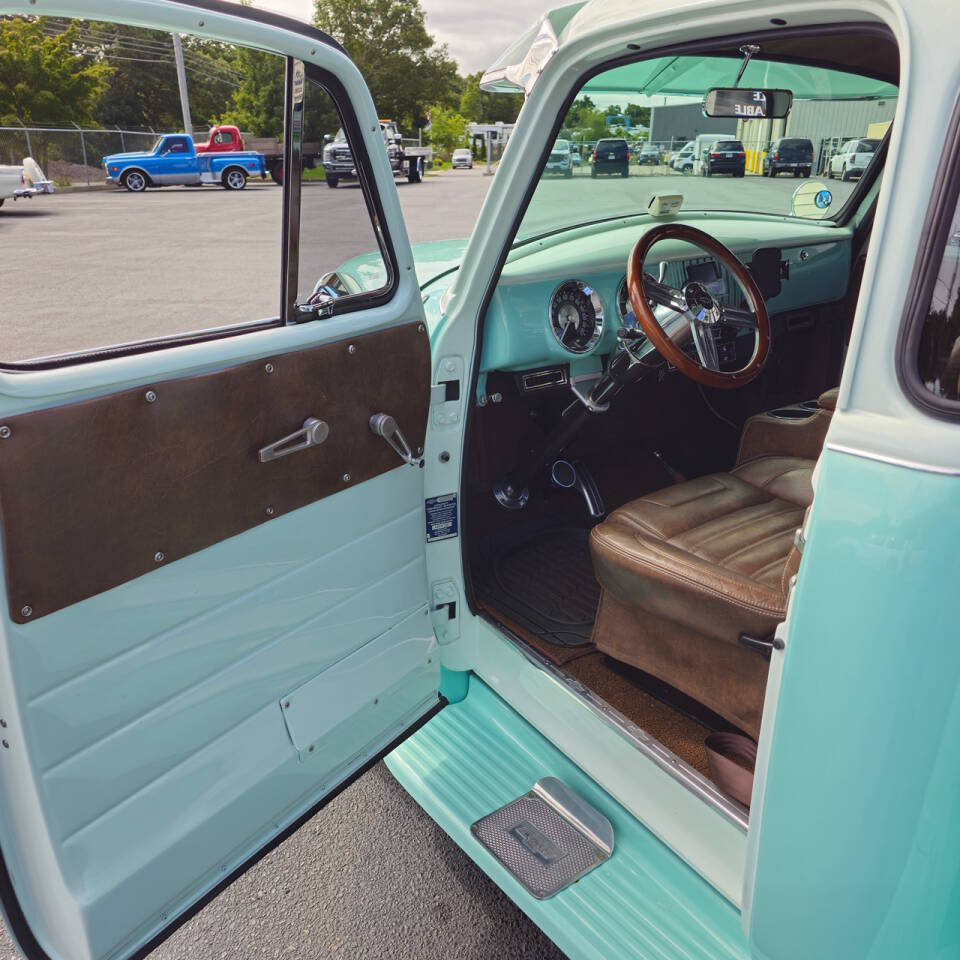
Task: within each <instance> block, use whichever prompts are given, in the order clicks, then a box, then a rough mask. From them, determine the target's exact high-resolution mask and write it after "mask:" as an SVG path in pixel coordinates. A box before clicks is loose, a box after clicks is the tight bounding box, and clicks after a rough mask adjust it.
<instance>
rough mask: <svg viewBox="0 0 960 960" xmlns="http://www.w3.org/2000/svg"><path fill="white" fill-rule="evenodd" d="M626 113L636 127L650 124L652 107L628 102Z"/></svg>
mask: <svg viewBox="0 0 960 960" xmlns="http://www.w3.org/2000/svg"><path fill="white" fill-rule="evenodd" d="M624 113H625V114H626V115H627V116H628V117H629V118H630V124H631V126H634V127H649V126H650V108H649V107H641V106H640V105H639V104H636V103H628V104H627V109H626V110H624Z"/></svg>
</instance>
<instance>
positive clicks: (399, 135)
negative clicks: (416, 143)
mask: <svg viewBox="0 0 960 960" xmlns="http://www.w3.org/2000/svg"><path fill="white" fill-rule="evenodd" d="M402 141H403V134H402V133H395V134H394V135H393V142H394V143H401V142H402Z"/></svg>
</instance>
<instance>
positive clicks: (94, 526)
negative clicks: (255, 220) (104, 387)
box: [0, 323, 430, 623]
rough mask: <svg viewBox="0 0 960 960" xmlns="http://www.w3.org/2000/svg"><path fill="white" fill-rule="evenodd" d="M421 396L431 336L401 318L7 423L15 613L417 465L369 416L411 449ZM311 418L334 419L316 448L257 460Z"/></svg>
mask: <svg viewBox="0 0 960 960" xmlns="http://www.w3.org/2000/svg"><path fill="white" fill-rule="evenodd" d="M150 397H153V398H154V399H152V400H150V399H149V398H150ZM429 405H430V343H429V339H428V337H427V334H426V332H425V330H424V328H423V326H422V325H421V324H417V323H412V324H408V325H405V326H403V327H395V328H393V329H391V330H386V331H383V332H380V333H371V334H366V335H365V336H360V337H353V338H350V339H346V340H341V341H338V342H336V343H333V344H329V345H327V346H323V347H316V348H313V349H309V350H303V351H300V352H297V353H288V354H283V355H281V356H277V357H264V358H263V359H261V360H257V361H255V362H252V363H244V364H241V365H239V366H235V367H230V368H228V369H225V370H219V371H216V372H214V373H209V374H203V375H200V376H195V377H184V378H182V379H177V380H166V381H161V382H158V383H153V384H145V385H144V386H142V387H138V388H136V389H135V390H127V391H124V392H123V393H115V394H112V395H110V396H106V397H99V398H97V399H95V400H85V401H83V402H80V403H74V404H69V405H66V406H61V407H53V408H51V409H47V410H39V411H36V412H33V413H26V414H23V415H21V416H16V417H10V418H8V419H7V420H5V423H6V425H7V426H8V427H9V428H10V435H9V436H8V437H7V438H6V439H4V440H0V444H2V446H0V520H2V527H3V541H4V554H5V558H6V576H7V592H8V595H9V601H10V616H11V617H12V618H13V620H14V621H15V622H17V623H26V622H29V621H31V620H35V619H36V618H37V617H41V616H43V615H45V614H48V613H52V612H53V611H54V610H59V609H61V608H63V607H66V606H69V605H70V604H73V603H77V602H78V601H80V600H84V599H86V598H87V597H92V596H94V595H95V594H97V593H101V592H102V591H104V590H108V589H110V588H111V587H115V586H117V585H118V584H121V583H125V582H126V581H128V580H132V579H134V578H135V577H139V576H141V575H143V574H145V573H148V572H149V571H151V570H155V569H156V568H157V566H158V565H161V564H167V563H170V562H171V561H173V560H178V559H180V558H181V557H185V556H187V555H188V554H191V553H194V552H196V551H198V550H202V549H203V548H204V547H209V546H210V545H212V544H214V543H217V542H219V541H221V540H224V539H226V538H227V537H232V536H235V535H236V534H238V533H242V532H243V531H244V530H249V529H250V528H251V527H255V526H257V525H258V524H260V523H267V522H269V521H270V520H271V519H273V518H275V517H278V516H280V515H282V514H284V513H289V512H290V511H291V510H296V509H298V508H299V507H303V506H306V505H307V504H309V503H312V502H313V501H315V500H320V499H322V498H323V497H327V496H330V494H333V493H336V492H337V491H339V490H343V489H345V488H347V487H349V486H353V485H355V484H357V483H362V482H363V481H364V480H369V479H370V478H371V477H375V476H377V475H379V474H381V473H385V472H386V471H388V470H393V469H396V468H399V467H402V468H403V469H405V470H412V469H416V468H415V467H410V466H404V465H403V463H402V461H401V460H400V458H399V457H398V456H397V454H396V453H395V452H394V451H393V450H392V449H391V448H390V447H389V445H388V444H387V443H386V442H385V441H384V440H382V439H380V438H379V437H376V436H375V435H374V434H373V433H372V432H371V430H370V427H369V425H368V421H369V419H370V416H371V415H372V414H374V413H379V412H384V413H388V414H390V415H391V416H392V417H394V418H395V419H396V421H397V425H398V426H399V427H400V429H401V430H402V431H403V432H404V434H405V435H406V437H407V439H408V441H409V442H410V445H411V447H412V448H413V449H414V451H416V450H417V449H418V448H422V446H423V443H424V438H425V435H426V426H427V416H428V413H429ZM308 417H318V418H320V419H321V420H324V421H326V423H327V424H328V425H329V427H330V433H329V436H328V437H327V439H326V440H325V441H324V442H323V443H322V444H320V445H319V446H315V447H311V448H309V449H306V450H302V451H300V452H298V453H294V454H291V455H290V456H287V457H283V458H281V459H278V460H273V461H270V462H268V463H261V462H260V459H259V450H260V448H261V447H264V446H266V445H268V444H271V443H274V442H275V441H277V440H279V439H281V438H282V437H284V436H286V435H288V434H290V433H293V432H294V431H295V430H299V429H300V428H301V427H302V425H303V422H304V420H306V419H307V418H308Z"/></svg>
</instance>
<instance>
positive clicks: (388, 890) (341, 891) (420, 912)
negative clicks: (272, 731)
mask: <svg viewBox="0 0 960 960" xmlns="http://www.w3.org/2000/svg"><path fill="white" fill-rule="evenodd" d="M18 956H19V955H18V954H17V952H16V950H15V949H14V947H13V945H12V943H11V942H10V940H9V939H8V937H7V936H6V931H4V930H2V928H0V958H2V960H8V958H9V960H14V958H18ZM454 956H456V957H457V958H458V960H500V958H509V960H563V954H562V953H561V952H560V951H559V950H558V949H557V948H556V947H555V946H554V945H553V944H552V943H551V942H550V941H549V940H548V939H547V938H546V937H545V936H544V935H543V934H542V933H541V932H540V930H539V929H538V928H537V927H535V926H534V925H533V924H532V923H530V921H529V920H527V919H526V917H525V916H524V915H523V914H522V913H521V912H520V911H519V910H518V909H517V908H516V907H515V906H514V905H513V903H512V902H511V901H510V900H508V899H507V898H506V897H505V896H504V895H503V894H502V893H501V892H500V891H499V889H498V888H497V887H495V886H494V885H493V883H491V882H490V881H489V880H488V879H487V877H486V875H485V874H483V873H481V872H480V870H479V869H478V868H477V867H475V866H474V864H473V861H472V860H470V859H469V858H468V857H467V856H466V854H464V853H463V852H462V851H461V850H460V848H459V847H457V846H456V845H455V844H454V843H453V842H452V841H451V840H450V839H449V838H448V837H447V836H446V834H445V833H443V831H442V830H441V829H440V828H439V827H438V826H437V825H436V824H435V823H434V822H433V821H432V820H431V819H430V818H429V817H428V816H427V815H426V814H425V813H424V812H423V811H422V810H421V809H420V808H419V807H418V806H417V804H416V802H415V801H414V800H413V799H412V798H411V797H410V796H409V795H408V794H407V793H406V792H405V791H404V790H403V788H402V787H401V786H400V785H399V784H398V783H397V782H396V781H395V780H394V779H393V777H392V776H391V775H390V773H389V772H388V771H387V768H386V767H385V766H383V764H380V765H379V766H377V767H374V769H373V770H371V771H370V772H369V773H368V774H366V776H364V777H362V778H361V779H360V780H358V781H357V782H356V783H355V784H353V785H352V786H351V787H350V788H349V789H348V790H346V791H344V792H343V793H342V794H341V795H340V796H339V797H337V798H336V799H335V800H334V801H333V802H332V803H330V804H329V805H328V806H327V807H326V808H325V809H324V810H322V811H321V812H320V813H318V814H317V816H316V817H314V818H313V819H312V820H310V821H309V822H308V823H306V824H305V825H304V826H303V827H302V828H301V829H300V830H298V831H297V833H295V834H294V835H293V836H292V837H290V838H289V839H288V840H287V841H286V842H285V843H283V844H281V845H280V846H279V847H277V849H276V850H273V851H272V852H271V853H270V854H268V855H267V856H266V857H264V859H263V860H261V861H260V863H258V864H257V865H256V866H255V867H253V868H252V869H250V870H248V871H247V873H246V874H244V875H243V876H242V877H241V878H240V879H239V880H237V881H236V882H235V883H234V884H232V885H231V886H230V887H228V888H227V889H226V890H225V891H224V892H223V893H221V894H220V896H219V897H217V898H216V899H215V900H213V901H212V902H211V903H210V904H208V905H207V906H206V907H205V908H204V909H203V910H202V911H201V912H200V913H198V914H197V915H196V916H195V917H194V918H193V919H192V920H190V921H189V922H188V923H186V924H184V926H182V927H181V928H180V929H179V930H178V931H176V933H174V934H173V935H172V936H171V937H170V938H169V939H168V940H167V941H166V942H165V943H163V944H161V946H160V947H159V948H158V949H157V950H156V951H155V952H154V953H152V954H151V960H214V958H216V960H220V958H224V960H248V958H254V957H271V958H276V957H282V958H285V960H286V958H289V960H328V958H337V960H340V958H344V960H346V958H349V960H360V958H365V957H370V958H373V957H376V958H378V960H441V958H443V960H447V958H450V957H454Z"/></svg>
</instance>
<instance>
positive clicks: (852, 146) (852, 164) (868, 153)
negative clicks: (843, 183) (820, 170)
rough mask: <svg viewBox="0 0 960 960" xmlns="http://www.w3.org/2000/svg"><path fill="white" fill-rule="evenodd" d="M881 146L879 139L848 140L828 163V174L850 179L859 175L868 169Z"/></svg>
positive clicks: (832, 176)
mask: <svg viewBox="0 0 960 960" xmlns="http://www.w3.org/2000/svg"><path fill="white" fill-rule="evenodd" d="M878 146H880V141H879V140H848V141H847V142H846V143H845V144H843V145H842V146H841V147H840V149H839V151H838V152H837V153H835V154H834V155H833V156H832V157H831V158H830V162H829V164H828V165H827V176H828V177H830V178H831V179H833V178H834V177H839V178H840V179H841V180H850V179H851V178H852V177H859V176H861V174H862V173H863V171H864V170H866V169H867V166H868V165H869V163H870V161H871V160H873V155H874V154H875V153H876V151H877V147H878Z"/></svg>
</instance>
